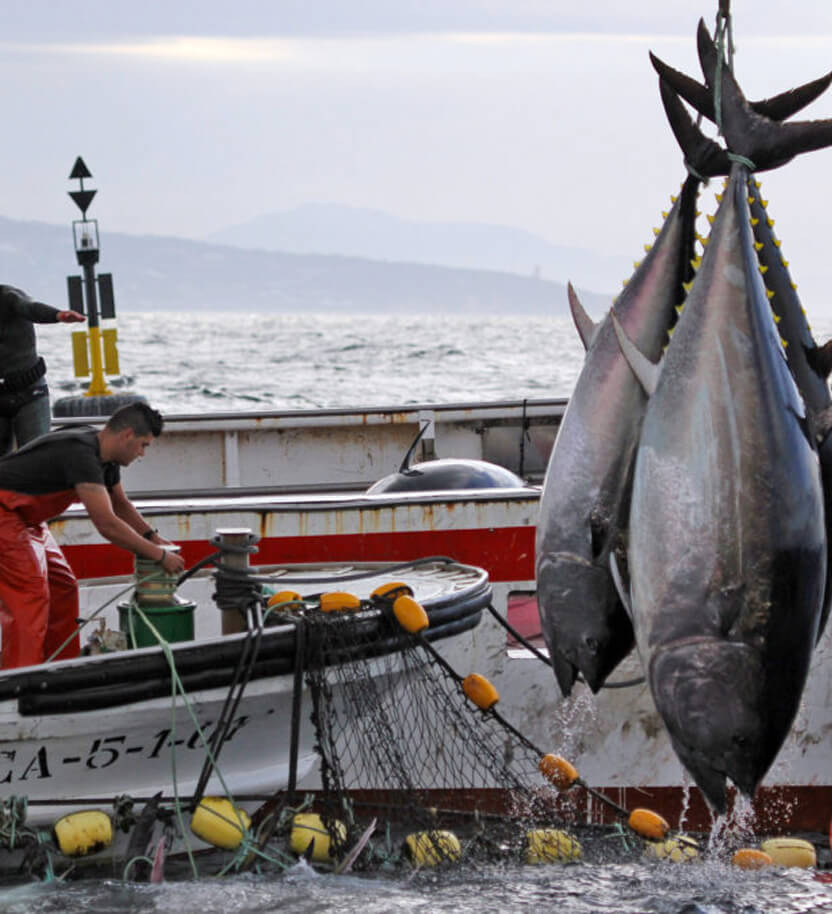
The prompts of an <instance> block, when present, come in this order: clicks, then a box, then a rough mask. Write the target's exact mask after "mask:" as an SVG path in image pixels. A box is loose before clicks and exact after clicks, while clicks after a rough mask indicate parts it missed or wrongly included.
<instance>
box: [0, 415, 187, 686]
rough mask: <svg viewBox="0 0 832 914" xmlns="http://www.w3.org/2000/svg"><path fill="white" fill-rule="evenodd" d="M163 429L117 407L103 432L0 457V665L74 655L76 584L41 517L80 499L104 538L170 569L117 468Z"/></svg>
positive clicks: (70, 434) (81, 432) (170, 560)
mask: <svg viewBox="0 0 832 914" xmlns="http://www.w3.org/2000/svg"><path fill="white" fill-rule="evenodd" d="M161 432H162V417H161V416H160V415H159V413H158V412H156V410H154V409H151V408H150V407H149V406H148V405H147V404H146V403H142V402H137V403H131V404H129V405H128V406H124V407H122V408H121V409H119V410H117V411H116V412H115V413H113V415H112V416H111V417H110V419H109V421H108V422H107V424H106V425H105V426H104V428H103V429H101V431H99V432H96V431H95V429H93V428H89V429H69V430H61V431H57V432H51V433H49V434H47V435H43V436H42V437H40V438H36V439H35V440H34V441H32V442H30V443H29V444H27V445H26V446H25V447H23V448H20V450H18V451H16V452H14V453H13V454H10V455H8V456H7V457H4V458H2V459H0V628H1V629H2V667H3V669H9V668H12V667H19V666H29V665H32V664H36V663H43V661H44V660H46V659H48V658H49V657H51V656H52V654H54V653H55V652H56V651H57V652H58V653H57V654H56V656H57V657H58V658H59V659H65V658H69V657H77V656H78V654H79V644H78V637H77V633H76V618H77V616H78V583H77V581H76V579H75V575H74V574H73V572H72V569H71V568H70V566H69V563H68V562H67V561H66V558H65V557H64V554H63V552H62V551H61V549H60V547H59V546H58V544H57V543H56V542H55V540H54V538H53V536H52V534H51V533H50V532H49V528H48V526H47V524H46V522H47V521H48V520H49V519H50V518H53V517H56V516H57V515H59V514H61V513H62V512H63V511H65V510H66V508H67V507H69V505H71V504H72V503H73V502H78V501H80V502H81V503H83V505H84V507H85V508H86V509H87V512H88V514H89V516H90V520H92V522H93V524H95V527H96V529H97V530H98V532H99V533H100V534H101V535H102V536H103V537H104V538H105V539H107V540H109V541H110V542H111V543H113V544H115V545H116V546H121V547H122V548H124V549H128V550H130V551H131V552H134V553H136V554H138V555H140V556H142V557H143V558H146V559H155V560H157V561H159V563H160V564H161V565H162V568H163V569H164V570H165V571H166V572H167V573H168V574H178V573H179V572H181V571H182V570H183V568H184V562H183V560H182V558H181V557H180V556H179V555H177V554H176V553H175V552H170V551H168V550H166V549H163V548H162V546H163V545H164V544H166V545H170V543H169V542H168V540H165V539H163V538H162V537H160V536H159V534H158V533H157V532H156V531H155V530H153V529H152V528H151V526H150V524H148V523H147V521H145V520H144V518H143V517H142V516H141V514H139V512H138V511H137V510H136V508H135V506H134V505H133V503H132V502H131V501H130V499H129V498H128V497H127V495H126V493H125V491H124V489H123V487H122V485H121V471H120V468H121V467H126V466H129V465H130V464H131V463H132V462H133V461H134V460H136V459H137V458H138V457H141V456H142V455H143V454H144V452H145V450H146V449H147V447H148V446H149V445H150V444H151V442H152V441H153V439H154V438H157V437H158V436H159V435H160V434H161Z"/></svg>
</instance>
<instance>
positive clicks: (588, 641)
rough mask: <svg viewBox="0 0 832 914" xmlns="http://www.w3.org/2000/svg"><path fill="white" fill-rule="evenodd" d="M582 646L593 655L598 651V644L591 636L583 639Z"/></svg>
mask: <svg viewBox="0 0 832 914" xmlns="http://www.w3.org/2000/svg"><path fill="white" fill-rule="evenodd" d="M584 644H586V646H587V647H588V648H589V649H590V650H591V651H592V653H593V654H595V653H597V651H598V642H597V641H596V640H595V638H593V637H592V636H591V635H589V636H587V637H586V638H584Z"/></svg>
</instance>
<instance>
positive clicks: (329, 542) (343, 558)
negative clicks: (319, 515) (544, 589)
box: [62, 527, 534, 581]
mask: <svg viewBox="0 0 832 914" xmlns="http://www.w3.org/2000/svg"><path fill="white" fill-rule="evenodd" d="M180 545H181V546H182V556H183V557H184V559H185V565H186V567H191V566H192V565H194V564H195V563H196V562H198V561H199V560H200V559H202V558H204V557H205V556H206V555H210V554H211V553H212V552H214V551H215V549H214V547H213V546H212V545H211V543H209V542H208V541H207V540H190V541H186V542H182V543H180ZM62 548H63V551H64V553H65V555H66V557H67V559H68V561H69V563H70V565H72V569H73V571H74V572H75V574H76V575H77V576H78V577H79V578H100V577H109V576H111V575H121V574H132V573H133V559H132V557H131V555H130V554H129V553H127V552H125V551H124V550H123V549H118V548H117V547H115V546H111V545H110V544H109V543H97V544H95V545H89V546H72V545H66V546H63V547H62ZM257 548H258V550H259V551H258V552H257V554H256V555H253V556H252V564H257V565H274V564H294V563H307V562H377V561H381V562H407V561H410V560H412V559H418V558H423V557H425V556H429V555H446V556H449V557H450V558H453V559H456V561H458V562H462V563H464V564H467V565H476V566H478V567H480V568H484V569H485V570H486V571H487V572H488V574H489V577H490V578H491V580H492V581H527V580H531V579H533V578H534V527H501V528H499V529H491V528H485V529H476V530H419V531H415V532H403V533H397V532H391V533H355V534H341V535H334V536H285V537H279V536H276V537H266V538H264V539H262V540H260V542H259V543H258V544H257Z"/></svg>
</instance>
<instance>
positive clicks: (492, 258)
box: [205, 203, 632, 291]
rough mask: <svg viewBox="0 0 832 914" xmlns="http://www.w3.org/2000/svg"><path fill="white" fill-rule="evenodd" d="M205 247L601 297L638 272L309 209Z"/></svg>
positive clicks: (501, 232)
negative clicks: (438, 270) (341, 260)
mask: <svg viewBox="0 0 832 914" xmlns="http://www.w3.org/2000/svg"><path fill="white" fill-rule="evenodd" d="M205 237H206V240H207V241H213V242H217V243H219V244H233V245H235V246H237V247H241V248H250V249H260V250H267V251H285V252H288V253H294V254H339V255H342V256H347V257H363V258H369V259H371V260H392V261H397V262H408V263H429V264H434V265H440V266H446V267H464V268H466V269H471V270H500V271H503V272H507V273H519V274H520V275H521V276H534V277H537V278H544V279H551V280H555V281H559V282H564V281H565V280H567V279H572V280H573V281H575V280H582V281H583V284H587V285H590V286H591V288H593V289H596V290H597V291H607V290H616V291H617V290H618V289H620V288H621V280H622V279H625V278H626V277H627V276H629V275H630V273H631V272H632V263H631V262H630V259H629V258H627V257H625V256H623V255H622V256H617V257H614V256H607V255H604V254H599V253H597V252H595V251H588V250H584V249H582V248H573V247H563V246H559V245H555V244H552V243H551V242H549V241H546V239H545V238H541V237H540V236H538V235H534V234H532V233H531V232H527V231H524V230H522V229H516V228H508V227H506V226H502V225H480V224H473V223H439V222H416V221H409V220H405V219H399V218H397V217H396V216H391V215H390V214H389V213H385V212H381V211H379V210H373V209H361V208H357V207H351V206H340V205H336V204H330V203H320V204H319V203H310V204H306V205H304V206H300V207H298V208H296V209H291V210H287V211H285V212H278V213H269V214H267V215H262V216H258V217H256V218H255V219H251V220H250V221H248V222H244V223H242V224H240V225H233V226H229V227H228V228H223V229H220V230H219V231H216V232H212V233H210V234H209V235H206V236H205Z"/></svg>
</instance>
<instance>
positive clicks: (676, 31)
mask: <svg viewBox="0 0 832 914" xmlns="http://www.w3.org/2000/svg"><path fill="white" fill-rule="evenodd" d="M716 8H717V4H716V0H712V2H710V3H703V2H702V0H673V2H668V0H640V2H639V3H624V2H622V0H593V2H592V3H583V4H580V3H575V2H574V0H395V2H391V0H350V2H345V0H314V2H309V0H280V2H274V3H266V2H263V0H235V2H234V3H233V5H229V4H228V2H227V0H175V2H171V0H143V2H142V3H120V2H113V0H84V2H82V3H63V2H55V0H3V3H2V9H0V34H2V35H3V37H4V38H5V39H6V40H13V41H26V40H29V41H55V40H72V41H82V42H83V41H97V40H99V39H101V38H107V37H109V38H127V37H140V36H149V35H191V36H194V35H197V36H214V37H267V36H270V37H276V36H289V35H295V36H311V35H319V36H322V35H337V36H346V35H368V34H384V35H392V34H408V33H422V34H436V33H441V32H471V33H474V34H482V33H484V32H513V31H522V32H555V33H573V34H575V33H599V32H601V33H607V34H612V33H629V34H638V35H663V34H664V35H692V34H693V30H694V28H695V26H696V22H697V20H698V18H699V17H700V16H704V17H705V18H706V20H707V21H708V22H709V24H711V23H712V22H713V20H714V15H715V13H716ZM732 9H733V14H734V19H735V22H736V23H737V24H738V26H739V27H740V28H741V29H742V32H743V34H744V35H752V34H769V35H772V34H773V35H782V34H817V33H819V32H826V33H832V4H830V3H818V2H810V0H805V2H801V3H794V4H791V5H789V6H788V7H784V6H783V4H782V2H781V0H734V3H733V7H732Z"/></svg>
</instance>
